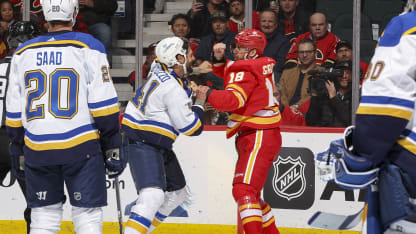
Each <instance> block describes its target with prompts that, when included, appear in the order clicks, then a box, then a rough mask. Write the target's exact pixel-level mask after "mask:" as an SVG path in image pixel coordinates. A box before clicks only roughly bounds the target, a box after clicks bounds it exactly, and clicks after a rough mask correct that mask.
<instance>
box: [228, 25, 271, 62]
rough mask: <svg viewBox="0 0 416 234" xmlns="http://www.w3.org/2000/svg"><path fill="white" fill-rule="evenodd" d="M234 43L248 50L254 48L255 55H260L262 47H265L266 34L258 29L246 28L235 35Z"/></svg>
mask: <svg viewBox="0 0 416 234" xmlns="http://www.w3.org/2000/svg"><path fill="white" fill-rule="evenodd" d="M235 43H236V44H237V45H240V46H243V47H246V48H248V49H250V50H252V49H256V50H257V55H258V56H261V55H262V54H263V51H264V48H266V43H267V40H266V36H265V35H264V34H263V33H262V32H260V31H259V30H257V29H246V30H243V31H241V32H239V33H238V34H237V35H236V36H235Z"/></svg>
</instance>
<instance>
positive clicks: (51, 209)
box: [30, 202, 63, 234]
mask: <svg viewBox="0 0 416 234" xmlns="http://www.w3.org/2000/svg"><path fill="white" fill-rule="evenodd" d="M62 211H63V209H62V202H59V203H56V204H53V205H49V206H43V207H36V208H32V214H31V218H32V222H31V224H30V234H56V233H58V231H59V229H60V227H61V220H62Z"/></svg>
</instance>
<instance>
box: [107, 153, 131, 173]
mask: <svg viewBox="0 0 416 234" xmlns="http://www.w3.org/2000/svg"><path fill="white" fill-rule="evenodd" d="M126 164H127V162H126V161H125V160H124V154H123V153H120V148H114V149H109V150H107V151H105V167H106V173H107V175H108V177H109V178H114V177H116V176H118V175H120V174H121V173H122V172H123V170H124V168H125V167H126Z"/></svg>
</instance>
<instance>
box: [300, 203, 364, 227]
mask: <svg viewBox="0 0 416 234" xmlns="http://www.w3.org/2000/svg"><path fill="white" fill-rule="evenodd" d="M366 210H367V204H365V206H364V208H362V209H361V210H360V211H358V212H357V213H355V214H352V215H337V214H332V213H326V212H322V211H318V212H316V213H315V214H314V215H313V216H312V217H311V218H310V219H309V221H308V225H309V226H312V227H316V228H321V229H329V230H347V229H351V228H353V227H355V226H357V225H358V224H359V223H360V221H361V220H364V219H365V212H366Z"/></svg>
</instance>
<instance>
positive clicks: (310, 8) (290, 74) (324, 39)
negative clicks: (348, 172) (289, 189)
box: [0, 0, 368, 127]
mask: <svg viewBox="0 0 416 234" xmlns="http://www.w3.org/2000/svg"><path fill="white" fill-rule="evenodd" d="M79 4H80V12H79V14H78V16H77V22H76V25H75V26H74V29H75V31H81V32H85V33H90V34H92V35H93V36H94V37H96V38H97V39H99V40H100V41H101V42H102V43H103V44H104V46H105V48H106V51H107V56H108V60H109V62H110V64H111V60H112V57H111V55H112V41H111V39H112V34H111V33H112V31H111V26H110V25H111V23H110V20H111V17H112V16H113V14H114V12H115V11H116V9H117V1H116V0H101V1H98V0H79ZM164 4H165V1H164V0H145V1H144V7H145V9H144V12H145V13H152V12H153V13H161V12H163V6H164ZM244 4H245V1H244V0H195V1H193V2H192V4H191V6H190V9H189V11H188V12H187V13H186V14H176V15H174V16H173V17H172V19H171V20H170V21H169V25H170V28H171V30H172V32H173V34H174V35H175V36H179V37H186V38H188V39H189V41H190V42H191V48H192V50H193V52H194V55H195V57H196V61H195V64H194V66H195V67H197V66H198V65H200V64H201V63H203V62H205V61H208V62H215V61H213V56H212V55H213V51H212V48H213V46H214V45H215V44H217V43H224V44H225V45H226V48H227V50H226V59H230V60H233V50H232V46H233V42H234V37H235V35H236V34H237V33H238V32H239V31H241V30H243V29H244V28H245V5H244ZM30 5H31V6H30V7H31V9H30V12H31V21H32V22H33V23H34V24H36V25H37V26H38V27H39V29H40V31H42V32H47V29H48V24H47V22H46V21H45V20H44V18H43V14H42V13H41V12H42V11H41V7H40V4H39V1H35V0H32V1H31V4H30ZM21 6H22V2H21V0H1V1H0V58H4V57H5V56H6V55H7V54H10V53H11V52H12V51H11V50H10V48H8V45H7V40H6V38H7V34H8V26H9V25H10V24H13V22H14V21H16V20H21V18H22V14H21ZM315 9H316V1H312V0H279V1H269V0H253V12H252V27H253V28H256V29H258V30H260V31H261V32H263V33H264V34H265V36H266V38H267V45H266V48H265V50H264V53H263V56H268V57H271V58H273V59H275V60H276V66H275V67H274V76H275V84H276V88H275V94H276V96H275V97H276V98H277V99H278V100H279V102H280V111H281V114H282V124H287V125H299V126H327V127H345V126H349V125H351V112H352V109H351V108H352V107H351V98H352V97H351V86H352V85H351V84H352V72H351V70H352V65H351V64H352V61H351V60H352V46H351V43H350V41H348V40H345V39H346V38H339V37H338V36H337V35H335V34H334V33H333V32H331V31H333V30H330V27H331V26H330V23H329V22H328V20H327V16H326V15H325V14H324V13H322V12H316V11H315ZM155 43H157V42H156V41H155ZM155 43H154V44H152V45H151V46H149V47H148V48H147V53H146V55H147V58H146V60H145V63H144V65H143V74H142V76H143V79H145V77H146V75H147V72H148V71H149V68H150V65H151V63H152V61H153V59H154V58H155V55H154V46H155ZM366 62H368V61H361V63H360V67H361V73H362V75H361V77H360V80H362V79H361V78H362V77H364V74H365V73H366V70H367V66H368V64H367V63H366ZM328 69H332V70H331V71H332V72H329V70H328ZM195 70H197V69H195ZM134 76H135V75H134V73H133V74H131V75H130V77H129V81H130V82H131V83H133V82H134ZM189 79H190V80H192V81H194V82H196V83H197V84H203V85H208V86H211V87H213V88H215V89H223V81H222V79H220V78H219V77H216V76H215V75H214V74H213V73H212V72H208V73H199V72H197V71H195V72H193V73H192V75H191V76H190V77H189ZM206 110H207V117H206V120H205V121H206V124H212V125H218V124H226V122H227V117H228V113H227V112H220V111H217V110H215V109H214V108H212V107H210V106H206Z"/></svg>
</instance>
